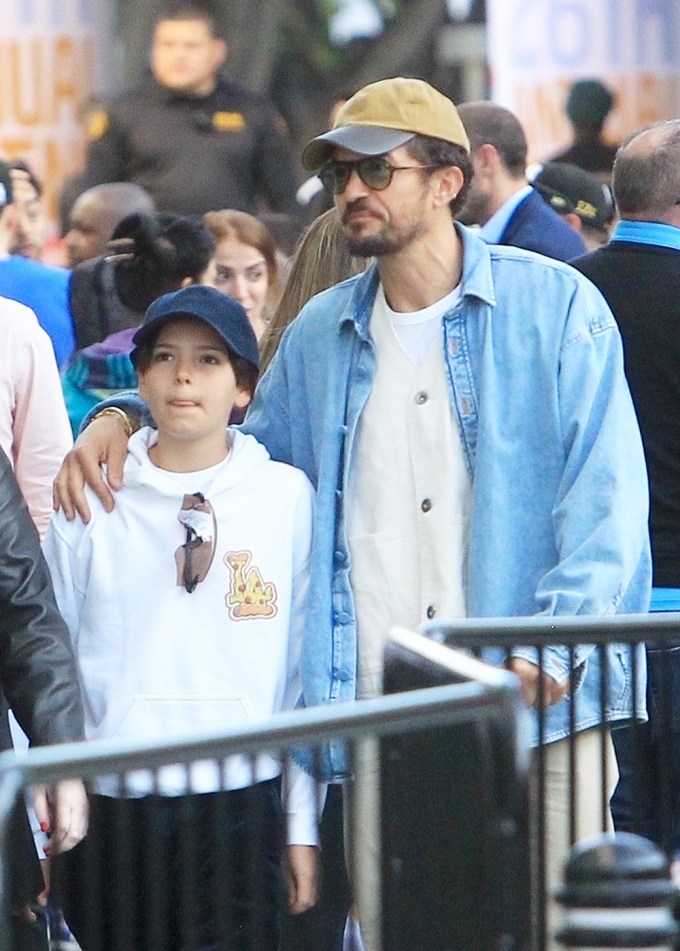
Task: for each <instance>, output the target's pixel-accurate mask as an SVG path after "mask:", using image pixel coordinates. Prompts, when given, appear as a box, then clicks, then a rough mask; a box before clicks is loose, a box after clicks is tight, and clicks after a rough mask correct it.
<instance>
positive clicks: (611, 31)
mask: <svg viewBox="0 0 680 951" xmlns="http://www.w3.org/2000/svg"><path fill="white" fill-rule="evenodd" d="M606 4H607V6H606V23H607V26H606V28H605V35H606V37H607V40H608V58H609V65H610V66H619V65H620V64H621V52H622V47H623V44H622V43H621V23H620V14H621V10H620V0H606Z"/></svg>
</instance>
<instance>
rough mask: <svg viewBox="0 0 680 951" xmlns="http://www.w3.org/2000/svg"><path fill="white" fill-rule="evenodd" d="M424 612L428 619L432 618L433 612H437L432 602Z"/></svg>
mask: <svg viewBox="0 0 680 951" xmlns="http://www.w3.org/2000/svg"><path fill="white" fill-rule="evenodd" d="M425 613H426V614H427V616H428V617H429V619H430V620H432V618H433V617H434V616H435V614H436V613H437V609H436V608H435V606H434V605H433V604H431V605H430V606H429V607H428V609H427V611H426V612H425Z"/></svg>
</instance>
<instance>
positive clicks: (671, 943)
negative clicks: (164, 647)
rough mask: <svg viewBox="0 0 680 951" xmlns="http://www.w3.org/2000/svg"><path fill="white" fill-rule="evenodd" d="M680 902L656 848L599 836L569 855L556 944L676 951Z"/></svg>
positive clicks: (634, 838) (635, 839)
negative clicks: (562, 915)
mask: <svg viewBox="0 0 680 951" xmlns="http://www.w3.org/2000/svg"><path fill="white" fill-rule="evenodd" d="M678 896H679V893H678V890H677V888H676V887H675V886H674V885H673V884H672V882H671V881H670V878H669V864H668V859H667V858H666V856H665V855H664V853H663V852H662V851H661V850H660V849H659V848H658V847H657V846H656V845H654V843H653V842H650V841H649V840H648V839H644V838H642V836H638V835H632V834H631V833H628V832H617V833H613V834H604V835H599V836H595V837H594V838H591V839H587V840H584V841H583V842H580V843H578V844H577V845H575V846H574V847H573V849H572V850H571V852H570V854H569V858H568V860H567V864H566V867H565V873H564V885H563V887H562V888H560V889H558V890H557V892H556V895H555V897H556V899H557V901H558V902H559V903H560V904H561V905H562V906H563V907H564V922H563V925H562V926H561V927H560V928H559V929H558V931H557V933H556V935H555V938H556V939H557V941H558V942H559V943H561V944H562V945H563V946H564V947H565V948H627V949H629V951H635V949H643V948H644V949H650V948H651V949H655V951H673V949H675V948H676V941H677V938H678V933H679V932H678V923H677V921H676V919H675V916H674V911H675V906H676V903H677V901H678Z"/></svg>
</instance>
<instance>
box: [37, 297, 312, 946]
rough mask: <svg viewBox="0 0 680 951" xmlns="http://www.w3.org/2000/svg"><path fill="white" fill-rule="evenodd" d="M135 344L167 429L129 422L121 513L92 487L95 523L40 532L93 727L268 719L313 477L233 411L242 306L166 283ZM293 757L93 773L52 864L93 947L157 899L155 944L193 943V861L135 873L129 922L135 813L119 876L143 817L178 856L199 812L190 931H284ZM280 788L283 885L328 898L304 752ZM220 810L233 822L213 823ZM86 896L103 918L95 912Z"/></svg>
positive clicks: (120, 729)
mask: <svg viewBox="0 0 680 951" xmlns="http://www.w3.org/2000/svg"><path fill="white" fill-rule="evenodd" d="M133 342H134V344H135V349H134V350H133V352H132V355H131V356H132V360H133V362H134V363H135V365H136V367H137V370H138V374H139V385H140V392H141V393H142V395H143V396H144V398H145V399H146V400H147V402H148V405H149V408H150V410H151V412H152V414H153V417H154V420H155V422H156V424H157V427H158V429H157V430H154V429H151V428H144V429H141V430H139V431H138V432H137V433H135V434H134V435H133V436H132V437H131V438H130V440H129V446H128V449H129V455H128V461H127V463H126V469H125V487H124V488H123V489H122V490H121V491H120V493H119V494H118V496H117V500H118V503H119V504H118V505H117V506H116V513H115V515H114V516H113V517H111V516H109V515H106V513H105V512H104V509H103V507H102V506H101V505H100V503H99V502H98V501H97V500H96V498H95V496H94V495H92V496H91V498H90V502H91V504H92V518H91V520H90V522H89V523H88V524H87V525H84V524H82V523H80V522H68V521H67V520H66V519H65V518H64V517H63V516H62V514H61V513H59V514H58V515H56V516H55V519H54V521H53V523H52V526H51V528H50V531H49V533H48V537H47V539H46V542H45V551H46V556H47V559H48V562H49V564H50V568H51V570H52V575H53V579H54V584H55V591H56V595H57V601H58V603H59V607H60V609H61V612H62V613H63V615H64V617H65V619H66V621H67V624H68V626H69V629H70V632H71V637H72V640H73V644H74V647H75V651H76V655H77V660H78V663H79V669H80V673H81V680H82V685H83V690H84V694H85V698H86V703H85V705H86V710H87V713H86V735H87V737H88V738H90V739H94V738H97V739H102V738H114V737H115V738H134V739H148V740H151V741H155V740H158V739H161V738H166V737H168V736H172V737H181V736H182V735H184V736H187V735H196V734H198V733H201V732H206V731H218V730H228V729H230V728H235V729H238V728H239V727H241V726H246V725H248V724H250V723H252V722H255V721H260V722H261V721H265V720H267V719H268V718H269V717H270V716H271V715H272V714H273V713H275V712H277V711H279V710H282V709H289V708H292V707H294V706H295V705H296V703H297V701H298V699H299V694H300V688H299V674H298V661H299V656H300V645H301V636H302V619H303V617H304V613H305V611H304V608H305V600H306V594H307V587H308V561H309V552H310V539H311V522H312V506H313V495H312V489H311V486H310V484H309V482H308V480H307V478H306V477H305V476H304V475H303V474H302V473H301V472H300V471H298V470H297V469H294V468H292V467H291V466H287V465H283V464H280V463H276V462H273V461H272V460H271V459H270V458H269V455H268V453H267V451H266V450H265V449H264V447H263V446H262V445H261V444H260V443H258V442H257V441H256V440H255V438H254V437H252V436H248V435H244V434H242V433H239V432H238V431H236V430H232V429H229V428H228V425H227V424H228V419H229V414H230V412H231V409H232V407H233V406H239V407H245V406H246V405H247V404H248V402H249V401H250V398H251V395H252V391H253V388H254V385H255V382H256V379H257V370H258V350H257V342H256V340H255V336H254V334H253V331H252V329H251V327H250V323H249V321H248V317H247V315H246V313H245V311H244V310H243V308H242V307H241V305H240V304H238V303H237V302H236V301H234V300H232V299H231V298H229V297H226V296H225V295H223V294H221V293H220V292H218V291H215V290H214V289H213V288H209V287H203V286H191V287H187V288H185V289H183V290H180V291H176V292H174V293H171V294H166V295H164V296H163V297H161V298H159V299H158V300H157V301H155V302H154V303H153V304H152V305H151V306H150V307H149V309H148V311H147V313H146V316H145V319H144V323H143V324H142V326H141V328H140V329H139V330H138V332H137V334H136V335H135V337H134V341H133ZM122 592H125V597H124V598H123V597H122V596H121V593H122ZM281 769H282V767H281V763H280V761H279V759H277V758H276V757H273V756H269V755H264V754H263V755H260V756H259V757H258V758H257V760H256V765H255V769H254V773H253V769H252V764H250V763H247V762H245V761H244V762H241V761H240V759H236V760H234V759H233V758H232V759H230V760H229V761H228V762H227V764H226V766H225V769H224V770H218V769H216V768H215V764H197V765H196V766H194V767H193V768H192V770H191V781H190V784H189V785H188V782H187V776H186V770H184V769H183V768H181V767H165V768H163V769H162V770H161V771H160V773H159V775H158V777H157V780H156V784H155V785H152V780H151V778H150V776H146V775H145V776H140V775H138V774H134V775H133V776H132V777H131V778H130V779H129V781H128V783H127V784H126V787H125V792H121V789H120V787H119V786H118V784H117V783H115V782H114V783H113V784H111V783H109V782H107V780H106V778H102V779H99V780H98V781H97V784H96V794H95V795H93V797H92V812H93V818H92V822H91V832H90V835H89V836H88V839H87V840H86V842H84V843H83V844H82V848H80V849H76V850H75V851H74V853H73V855H72V856H71V857H70V858H69V859H68V861H67V860H66V859H65V860H64V861H63V862H62V865H61V869H60V870H58V872H59V871H60V873H61V880H62V883H63V902H64V906H65V912H66V916H67V919H68V920H69V923H70V925H71V927H72V930H73V931H74V934H75V936H76V938H77V939H78V940H79V941H80V943H81V944H82V945H83V947H85V948H87V949H88V951H92V949H96V948H99V947H106V948H118V947H121V948H122V947H123V944H120V943H119V944H117V943H116V941H120V940H121V939H120V936H121V935H124V936H125V940H126V941H127V943H128V946H134V947H146V946H150V942H149V931H148V928H149V921H150V918H151V917H153V918H154V919H156V920H158V918H159V916H160V919H161V920H162V921H163V925H164V927H165V928H166V936H165V942H164V943H163V944H162V946H163V947H166V948H175V947H179V946H180V941H181V936H182V928H183V927H186V921H184V922H182V921H180V920H179V917H178V908H179V907H180V906H181V905H182V903H181V902H180V897H179V892H180V890H181V887H182V884H181V880H182V874H181V872H180V873H179V874H175V875H170V876H169V879H168V882H167V883H165V884H166V885H167V886H168V887H166V888H165V889H163V888H162V887H161V888H160V890H159V891H160V894H163V893H165V896H166V899H167V900H166V902H165V904H164V905H163V907H162V908H158V907H155V908H154V909H153V911H151V910H150V909H149V906H148V899H145V895H148V894H149V883H148V880H144V879H143V878H141V877H140V880H139V882H137V881H136V882H135V888H134V889H131V900H130V902H129V903H126V904H125V907H124V909H123V910H124V912H125V914H126V915H127V916H128V920H127V921H126V922H125V924H124V927H121V923H120V920H116V919H117V918H118V919H119V918H120V914H121V911H122V910H121V908H120V907H119V904H120V903H118V904H117V905H116V903H115V894H116V884H115V881H114V877H115V875H116V862H115V860H112V856H111V851H110V849H111V845H110V843H111V838H110V837H111V836H112V831H113V830H115V829H116V823H117V822H120V821H122V820H121V817H123V818H124V821H126V822H127V823H129V824H128V826H127V831H128V836H127V838H128V841H132V842H133V843H134V844H133V845H132V846H131V847H133V848H139V849H140V854H139V855H136V856H135V857H134V859H133V861H132V862H130V863H129V864H128V863H126V864H127V865H128V868H127V869H126V871H125V872H124V874H126V875H129V874H130V872H129V869H130V868H132V869H133V874H139V875H140V876H141V873H142V872H143V871H144V868H145V865H148V862H149V858H148V854H147V853H145V852H144V851H143V848H144V846H143V842H144V836H145V830H147V829H148V826H147V823H148V822H150V823H155V824H156V825H160V827H161V828H166V829H168V830H169V832H168V833H167V838H168V842H166V849H168V850H169V854H168V852H166V853H165V856H164V859H163V863H164V865H165V864H166V865H167V866H168V868H170V867H173V866H175V865H178V864H179V865H180V866H181V865H182V863H183V862H184V864H186V862H185V859H184V858H183V856H185V853H184V852H182V851H181V850H182V849H185V848H186V841H184V843H182V841H181V839H182V835H181V833H180V827H181V825H182V822H184V817H185V816H186V815H187V810H188V814H189V815H191V816H192V817H193V818H194V820H195V821H196V822H197V823H199V824H200V828H199V829H198V830H197V831H198V833H199V834H198V835H196V834H193V835H192V834H191V827H190V830H189V839H190V840H191V848H192V849H193V850H194V854H193V855H192V857H191V864H192V865H193V867H194V871H193V872H190V873H189V874H194V875H198V884H199V889H198V890H197V891H198V898H199V901H198V906H197V908H196V909H195V912H196V920H195V922H194V923H193V925H192V929H198V931H196V932H195V933H196V935H197V945H196V946H197V947H207V946H213V945H214V946H217V945H219V946H220V947H222V946H224V947H230V948H231V947H234V948H238V949H241V948H243V949H250V948H255V947H260V946H262V947H272V948H273V947H276V946H277V941H278V937H277V928H278V924H277V921H278V917H279V914H278V913H279V904H280V902H279V886H280V882H279V849H278V841H279V828H278V826H279V815H280V809H281V807H280V803H279V799H280V796H279V779H280V774H281ZM220 773H222V777H220V775H219V774H220ZM220 779H222V781H220ZM286 790H287V791H286V793H285V794H284V797H283V798H284V810H285V811H286V812H287V819H288V843H289V847H288V850H287V858H288V864H289V866H290V869H291V872H292V875H291V882H292V884H291V894H290V903H291V907H292V910H294V911H302V910H305V909H306V908H307V907H309V906H311V905H312V904H313V903H314V900H315V888H316V864H317V857H316V848H315V846H316V842H317V838H316V836H317V833H316V808H315V802H314V787H313V784H312V781H311V780H309V779H308V777H306V776H305V774H303V773H302V772H301V771H300V770H299V768H297V767H295V766H294V765H291V767H290V771H289V774H288V776H287V783H286ZM125 797H127V798H125ZM135 797H136V798H135ZM252 810H258V812H257V815H258V816H262V817H263V818H262V822H261V823H260V822H258V827H259V829H258V831H259V832H260V834H261V836H262V837H263V838H264V839H265V840H266V846H267V848H266V854H265V856H264V857H263V858H262V869H261V875H260V874H258V879H259V880H260V881H261V888H260V893H259V895H258V896H256V897H257V898H259V903H258V902H255V901H254V898H253V896H248V902H249V903H250V905H251V909H252V910H251V911H250V912H247V911H244V910H243V909H244V904H245V903H244V901H243V898H244V894H243V887H244V882H243V880H244V879H245V878H247V874H246V863H247V862H248V861H249V860H250V859H249V857H248V852H249V851H250V846H251V845H252V843H251V842H250V840H249V836H252V835H253V831H252V822H251V823H250V826H249V825H248V823H249V817H250V818H251V819H252ZM213 811H214V814H215V816H220V817H221V818H220V821H219V822H214V823H211V825H212V828H207V827H206V825H207V823H208V822H211V820H210V818H209V817H210V816H211V815H212V813H213ZM224 816H228V821H227V822H224ZM130 824H131V825H130ZM244 825H245V826H246V827H247V829H246V832H245V833H244V832H243V827H244ZM129 833H132V834H131V835H130V834H129ZM244 835H245V839H244ZM186 837H187V836H186V823H185V825H184V838H185V840H186ZM214 837H218V838H219V837H222V838H223V840H224V841H223V844H222V846H221V848H222V849H223V850H224V851H225V853H226V854H227V855H228V860H229V868H230V870H231V871H232V875H231V876H230V878H231V885H232V888H231V892H229V889H228V888H227V887H226V885H225V881H224V880H223V879H218V875H217V869H216V865H217V866H219V863H216V862H215V856H214V846H213V843H212V841H211V840H212V839H213V838H214ZM137 843H141V844H137ZM147 850H148V846H147ZM239 863H241V865H243V869H241V868H240V865H239ZM93 867H94V868H96V869H98V873H99V874H98V875H93V874H92V868H93ZM135 870H138V871H135ZM118 874H120V871H119V872H118ZM239 879H240V880H239ZM95 882H97V883H98V884H99V887H98V888H97V889H96V894H95V893H94V890H95V887H96V886H95V885H94V884H93V883H95ZM239 889H240V892H239ZM237 893H238V894H237ZM253 905H256V907H254V909H253V908H252V906H253ZM88 908H94V910H95V912H96V916H97V920H95V921H89V920H88V919H87V915H86V910H87V909H88ZM182 913H183V914H184V915H186V914H187V909H186V907H183V909H182ZM249 914H250V915H251V916H252V918H253V919H257V920H256V921H255V922H254V921H253V920H251V918H250V917H249ZM225 922H226V923H228V929H227V931H226V932H225V930H224V928H225V927H227V926H226V925H225ZM252 929H254V931H253V930H252ZM262 929H264V931H263V930H262ZM102 932H103V933H102ZM254 934H256V935H257V937H253V935H254ZM263 935H264V936H265V937H266V941H265V943H264V944H263V945H260V944H259V943H257V942H258V941H260V940H261V939H262V936H263ZM130 936H132V937H133V940H132V943H130ZM232 940H233V941H234V942H235V943H233V944H232V943H229V942H230V941H232ZM98 942H103V943H98ZM222 942H225V943H224V945H223V944H222ZM182 947H184V945H182Z"/></svg>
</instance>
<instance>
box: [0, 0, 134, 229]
mask: <svg viewBox="0 0 680 951" xmlns="http://www.w3.org/2000/svg"><path fill="white" fill-rule="evenodd" d="M1 5H2V10H1V12H0V17H1V19H2V31H1V33H0V157H2V158H4V159H12V158H24V159H26V160H27V161H28V162H29V164H30V165H31V167H32V168H33V169H34V171H35V172H36V174H37V175H38V177H39V178H40V179H41V180H42V182H43V183H44V185H45V194H46V198H47V205H48V213H49V215H50V217H51V218H56V209H57V195H58V192H59V189H60V187H61V183H62V182H63V180H64V178H65V177H66V176H67V175H69V174H71V173H72V172H73V171H76V170H78V169H79V167H80V165H81V161H82V152H83V144H84V135H83V129H82V123H81V121H80V118H79V116H80V113H81V109H82V107H83V106H84V105H85V104H86V103H87V102H88V101H89V100H90V99H91V97H92V96H93V95H94V94H96V93H102V92H104V91H105V90H106V89H107V86H108V85H109V84H110V81H111V77H112V75H113V74H114V65H115V62H114V57H115V54H116V45H115V43H114V42H113V29H112V13H113V12H114V10H115V4H114V3H113V0H2V3H1Z"/></svg>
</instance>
